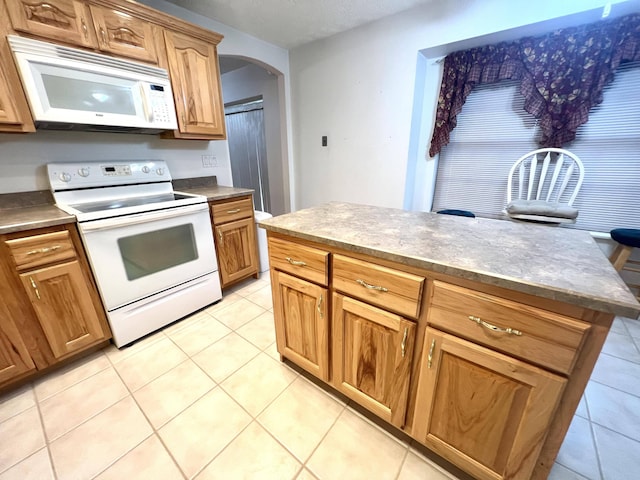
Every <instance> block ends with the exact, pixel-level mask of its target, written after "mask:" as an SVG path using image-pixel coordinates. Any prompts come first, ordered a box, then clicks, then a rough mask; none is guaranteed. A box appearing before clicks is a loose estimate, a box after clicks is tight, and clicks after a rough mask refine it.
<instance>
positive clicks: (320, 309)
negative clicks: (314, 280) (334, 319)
mask: <svg viewBox="0 0 640 480" xmlns="http://www.w3.org/2000/svg"><path fill="white" fill-rule="evenodd" d="M318 313H319V314H320V319H323V318H324V314H323V313H322V295H320V298H319V299H318Z"/></svg>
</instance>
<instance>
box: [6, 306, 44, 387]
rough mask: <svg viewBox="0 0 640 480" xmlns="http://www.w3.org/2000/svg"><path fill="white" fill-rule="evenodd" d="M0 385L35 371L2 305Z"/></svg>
mask: <svg viewBox="0 0 640 480" xmlns="http://www.w3.org/2000/svg"><path fill="white" fill-rule="evenodd" d="M0 315H1V316H0V384H2V383H4V382H6V381H7V380H11V379H12V378H15V377H18V376H20V375H22V374H23V373H25V372H29V371H30V370H35V368H36V367H35V365H34V363H33V360H32V359H31V356H30V355H29V351H28V350H27V347H26V345H25V344H24V341H23V340H22V337H21V336H20V332H19V331H18V328H17V327H16V325H15V324H14V323H13V321H12V320H11V316H10V313H9V312H8V311H7V310H6V307H5V305H4V303H3V304H2V305H0Z"/></svg>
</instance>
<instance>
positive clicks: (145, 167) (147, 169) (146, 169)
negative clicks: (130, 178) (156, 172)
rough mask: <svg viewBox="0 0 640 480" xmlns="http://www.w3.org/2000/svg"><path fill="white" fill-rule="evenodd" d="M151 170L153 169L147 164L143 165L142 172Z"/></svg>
mask: <svg viewBox="0 0 640 480" xmlns="http://www.w3.org/2000/svg"><path fill="white" fill-rule="evenodd" d="M150 171H151V169H150V168H149V167H148V166H147V165H145V166H144V167H142V173H149V172H150Z"/></svg>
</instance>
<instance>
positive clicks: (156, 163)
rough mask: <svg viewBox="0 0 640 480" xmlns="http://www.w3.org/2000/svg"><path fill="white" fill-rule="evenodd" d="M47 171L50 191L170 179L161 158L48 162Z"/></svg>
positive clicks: (166, 180)
mask: <svg viewBox="0 0 640 480" xmlns="http://www.w3.org/2000/svg"><path fill="white" fill-rule="evenodd" d="M47 173H48V176H49V184H50V186H51V190H52V191H59V190H73V189H78V188H90V187H109V186H118V185H130V184H141V183H151V182H154V183H156V182H170V181H171V174H170V173H169V168H168V167H167V164H166V162H164V161H163V160H148V161H144V160H140V161H131V162H126V161H124V162H123V161H106V162H78V163H71V162H66V163H50V164H48V165H47Z"/></svg>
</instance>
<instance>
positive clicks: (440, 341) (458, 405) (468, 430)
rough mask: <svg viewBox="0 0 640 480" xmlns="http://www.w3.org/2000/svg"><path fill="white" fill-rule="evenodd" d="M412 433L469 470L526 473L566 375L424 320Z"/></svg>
mask: <svg viewBox="0 0 640 480" xmlns="http://www.w3.org/2000/svg"><path fill="white" fill-rule="evenodd" d="M423 352H424V353H423V355H424V358H423V360H422V365H421V370H420V381H419V384H418V396H417V400H416V419H415V423H414V431H413V433H414V437H415V438H417V439H419V440H420V441H421V442H422V443H424V444H425V445H427V446H428V447H430V448H431V449H433V450H434V451H435V452H436V453H438V454H440V455H441V456H443V457H444V458H446V459H447V460H449V461H451V462H452V463H454V464H456V465H458V466H460V467H462V468H463V469H465V470H467V471H468V472H469V473H470V474H471V475H473V477H474V478H478V479H494V480H495V479H502V478H529V476H530V474H531V471H532V470H533V468H534V466H535V462H536V459H537V457H538V454H539V452H540V448H541V446H542V441H543V440H544V438H545V433H546V431H547V428H548V426H549V422H550V421H551V418H552V415H553V413H554V412H555V409H556V406H557V404H558V400H559V399H560V396H561V394H562V392H563V390H564V386H565V384H566V380H565V379H564V378H562V377H559V376H557V375H553V374H551V373H548V372H546V371H545V370H542V369H539V368H537V367H533V366H531V365H529V364H527V363H524V362H521V361H518V360H515V359H513V358H511V357H508V356H505V355H502V354H499V353H496V352H494V351H492V350H489V349H487V348H484V347H480V346H478V345H475V344H473V343H470V342H467V341H465V340H461V339H459V338H457V337H454V336H451V335H447V334H444V333H441V332H439V331H438V330H434V329H432V328H427V334H426V335H425V343H424V349H423Z"/></svg>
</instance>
